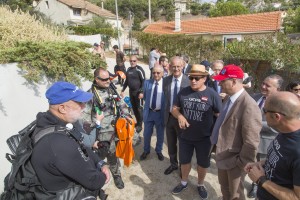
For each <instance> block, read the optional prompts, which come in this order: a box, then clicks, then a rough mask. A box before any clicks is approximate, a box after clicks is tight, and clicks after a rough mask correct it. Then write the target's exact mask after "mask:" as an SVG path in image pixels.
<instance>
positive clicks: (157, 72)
mask: <svg viewBox="0 0 300 200" xmlns="http://www.w3.org/2000/svg"><path fill="white" fill-rule="evenodd" d="M152 74H160V72H152Z"/></svg>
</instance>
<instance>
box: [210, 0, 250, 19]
mask: <svg viewBox="0 0 300 200" xmlns="http://www.w3.org/2000/svg"><path fill="white" fill-rule="evenodd" d="M247 13H249V9H248V8H246V7H245V6H243V4H241V3H239V2H233V1H227V2H225V3H217V4H216V6H215V7H213V8H211V9H210V11H209V16H210V17H219V16H230V15H241V14H247Z"/></svg>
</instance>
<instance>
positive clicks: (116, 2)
mask: <svg viewBox="0 0 300 200" xmlns="http://www.w3.org/2000/svg"><path fill="white" fill-rule="evenodd" d="M115 4H116V16H117V31H118V46H119V49H121V46H120V33H119V13H118V0H115ZM122 50H123V49H122Z"/></svg>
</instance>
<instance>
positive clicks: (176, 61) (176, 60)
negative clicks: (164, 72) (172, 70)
mask: <svg viewBox="0 0 300 200" xmlns="http://www.w3.org/2000/svg"><path fill="white" fill-rule="evenodd" d="M182 64H183V60H181V59H178V58H175V59H173V60H172V61H171V65H176V66H182Z"/></svg>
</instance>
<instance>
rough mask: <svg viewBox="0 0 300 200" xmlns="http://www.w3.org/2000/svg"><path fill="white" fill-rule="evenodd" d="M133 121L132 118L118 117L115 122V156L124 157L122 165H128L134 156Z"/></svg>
mask: <svg viewBox="0 0 300 200" xmlns="http://www.w3.org/2000/svg"><path fill="white" fill-rule="evenodd" d="M134 126H135V122H134V120H133V119H130V118H129V119H127V118H124V117H120V118H119V119H118V120H117V123H116V131H117V135H118V138H119V142H118V144H117V147H116V156H117V157H118V158H122V159H124V165H126V166H127V167H129V165H130V164H131V162H132V159H133V157H134V149H133V147H132V138H133V135H134Z"/></svg>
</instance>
